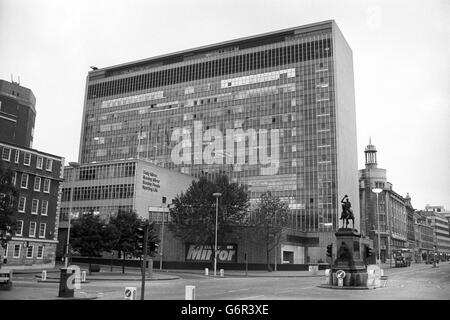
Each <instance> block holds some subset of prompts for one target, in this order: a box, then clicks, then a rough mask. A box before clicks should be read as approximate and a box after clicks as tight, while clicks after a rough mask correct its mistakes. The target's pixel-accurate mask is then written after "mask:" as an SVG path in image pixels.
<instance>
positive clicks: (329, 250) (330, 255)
mask: <svg viewBox="0 0 450 320" xmlns="http://www.w3.org/2000/svg"><path fill="white" fill-rule="evenodd" d="M332 256H333V244H329V245H327V257H330V258H331V257H332Z"/></svg>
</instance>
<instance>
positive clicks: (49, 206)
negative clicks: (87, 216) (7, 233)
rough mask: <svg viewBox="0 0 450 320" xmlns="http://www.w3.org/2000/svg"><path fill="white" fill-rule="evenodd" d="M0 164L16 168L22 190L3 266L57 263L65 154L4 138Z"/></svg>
mask: <svg viewBox="0 0 450 320" xmlns="http://www.w3.org/2000/svg"><path fill="white" fill-rule="evenodd" d="M0 155H1V158H0V165H1V166H3V167H5V168H9V169H11V170H12V171H13V174H14V176H13V184H14V185H15V187H16V188H18V191H19V198H18V210H17V213H16V217H17V222H18V228H17V230H16V233H15V234H14V235H13V237H12V240H11V241H9V243H8V245H7V247H6V249H5V250H4V252H2V254H3V258H4V259H6V263H4V264H3V265H2V267H3V268H10V269H30V268H43V267H45V268H51V267H53V266H54V265H55V250H56V244H57V242H58V241H57V239H58V221H59V209H60V208H59V204H60V197H61V181H62V178H63V169H64V167H63V166H64V158H61V157H59V156H55V155H52V154H48V153H45V152H42V151H38V150H35V149H31V148H26V147H23V146H18V145H14V144H10V143H6V142H1V141H0Z"/></svg>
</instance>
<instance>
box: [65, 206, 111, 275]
mask: <svg viewBox="0 0 450 320" xmlns="http://www.w3.org/2000/svg"><path fill="white" fill-rule="evenodd" d="M104 226H105V224H104V222H103V221H102V220H101V219H100V216H98V215H94V214H93V213H87V214H82V215H80V217H79V218H78V219H77V220H75V221H74V222H73V225H72V227H71V229H70V243H71V247H72V248H73V249H74V250H77V251H78V252H79V253H80V254H81V255H82V256H86V257H89V258H91V257H100V256H101V254H102V251H105V249H108V243H107V242H106V241H105V239H108V238H109V237H108V234H107V233H108V230H107V229H106V228H105V227H104ZM90 270H91V261H89V271H90Z"/></svg>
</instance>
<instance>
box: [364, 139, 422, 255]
mask: <svg viewBox="0 0 450 320" xmlns="http://www.w3.org/2000/svg"><path fill="white" fill-rule="evenodd" d="M364 153H365V168H364V169H361V170H359V196H360V205H361V233H362V234H363V235H366V236H369V237H370V238H371V239H372V240H373V241H374V245H375V250H374V251H375V253H377V254H378V248H380V255H381V261H382V262H386V259H390V257H391V256H392V250H395V249H402V248H410V242H408V234H409V236H410V239H411V240H412V239H414V234H413V233H414V231H413V230H414V226H413V224H412V222H413V220H410V221H409V222H410V224H409V228H408V213H407V208H408V210H409V211H411V210H414V209H412V206H411V198H410V197H409V195H408V199H405V198H404V197H402V196H401V195H400V194H398V193H397V192H395V191H394V189H393V185H392V183H390V182H388V181H387V177H386V169H382V168H378V163H377V149H376V147H375V146H374V145H373V144H372V142H371V141H369V144H368V145H367V147H366V149H365V151H364ZM374 188H379V189H382V191H381V192H380V193H379V194H378V203H377V196H376V194H375V193H374V192H373V191H372V190H373V189H374ZM409 207H410V208H409ZM410 218H412V217H411V216H410ZM378 232H379V233H380V242H378Z"/></svg>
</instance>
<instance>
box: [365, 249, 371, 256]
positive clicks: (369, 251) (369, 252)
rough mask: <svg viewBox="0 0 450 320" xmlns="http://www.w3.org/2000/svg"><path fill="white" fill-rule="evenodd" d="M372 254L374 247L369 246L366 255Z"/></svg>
mask: <svg viewBox="0 0 450 320" xmlns="http://www.w3.org/2000/svg"><path fill="white" fill-rule="evenodd" d="M371 256H372V248H371V247H367V250H366V257H371Z"/></svg>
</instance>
